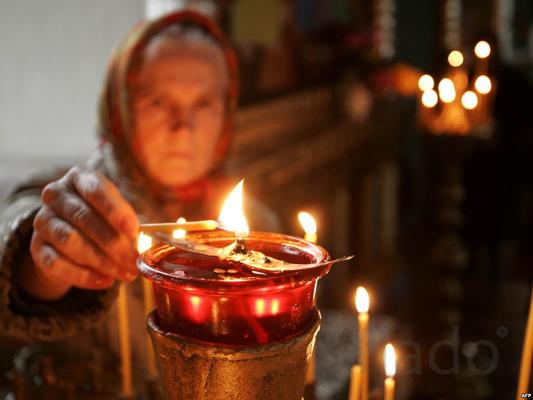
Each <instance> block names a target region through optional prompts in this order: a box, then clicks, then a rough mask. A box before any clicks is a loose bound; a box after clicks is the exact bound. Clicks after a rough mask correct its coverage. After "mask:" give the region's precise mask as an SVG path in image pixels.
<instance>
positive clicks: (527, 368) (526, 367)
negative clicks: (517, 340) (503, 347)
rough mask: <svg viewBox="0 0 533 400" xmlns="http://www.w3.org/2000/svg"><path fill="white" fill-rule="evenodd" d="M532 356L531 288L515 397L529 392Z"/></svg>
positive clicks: (532, 308) (532, 297)
mask: <svg viewBox="0 0 533 400" xmlns="http://www.w3.org/2000/svg"><path fill="white" fill-rule="evenodd" d="M532 358H533V290H532V291H531V300H530V302H529V316H528V319H527V326H526V333H525V336H524V347H523V349H522V360H521V361H520V373H519V375H518V391H517V393H516V398H517V399H520V398H521V397H522V394H524V393H530V392H531V391H530V390H529V377H530V376H531V360H532Z"/></svg>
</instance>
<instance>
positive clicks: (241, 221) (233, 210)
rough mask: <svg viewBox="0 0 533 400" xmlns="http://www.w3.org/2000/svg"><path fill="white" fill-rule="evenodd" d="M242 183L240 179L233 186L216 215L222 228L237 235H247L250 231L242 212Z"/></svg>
mask: <svg viewBox="0 0 533 400" xmlns="http://www.w3.org/2000/svg"><path fill="white" fill-rule="evenodd" d="M243 184H244V179H242V180H241V181H240V182H239V183H238V184H237V186H235V188H234V189H233V190H232V192H231V193H230V194H229V196H228V197H227V198H226V201H225V202H224V205H223V206H222V211H221V212H220V215H219V216H218V220H219V222H220V223H221V224H222V225H223V226H224V228H226V229H228V230H230V231H233V232H235V234H236V235H237V236H239V237H242V236H247V235H248V233H249V232H250V229H249V228H248V223H247V222H246V217H245V216H244V212H243V201H242V197H243V196H242V187H243Z"/></svg>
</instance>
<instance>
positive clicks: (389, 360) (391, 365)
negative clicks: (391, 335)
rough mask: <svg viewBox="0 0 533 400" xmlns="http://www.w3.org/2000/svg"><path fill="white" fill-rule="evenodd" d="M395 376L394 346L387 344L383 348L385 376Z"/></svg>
mask: <svg viewBox="0 0 533 400" xmlns="http://www.w3.org/2000/svg"><path fill="white" fill-rule="evenodd" d="M395 374H396V352H395V351H394V346H393V345H392V344H390V343H387V345H386V346H385V375H387V376H389V377H393V376H394V375H395Z"/></svg>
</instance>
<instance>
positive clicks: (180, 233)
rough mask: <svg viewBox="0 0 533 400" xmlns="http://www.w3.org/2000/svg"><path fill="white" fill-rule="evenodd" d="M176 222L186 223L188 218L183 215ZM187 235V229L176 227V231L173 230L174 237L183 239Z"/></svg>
mask: <svg viewBox="0 0 533 400" xmlns="http://www.w3.org/2000/svg"><path fill="white" fill-rule="evenodd" d="M176 222H177V223H178V224H184V223H185V222H187V220H186V219H185V218H183V217H179V218H178V220H177V221H176ZM185 236H187V231H186V230H185V229H176V230H175V231H174V232H172V237H173V238H174V239H183V238H184V237H185Z"/></svg>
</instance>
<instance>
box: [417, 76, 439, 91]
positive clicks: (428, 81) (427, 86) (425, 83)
mask: <svg viewBox="0 0 533 400" xmlns="http://www.w3.org/2000/svg"><path fill="white" fill-rule="evenodd" d="M433 86H435V81H434V80H433V78H432V77H431V75H428V74H425V75H422V76H421V77H420V78H419V79H418V87H419V88H420V90H421V91H423V92H426V91H428V90H431V89H433Z"/></svg>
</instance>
